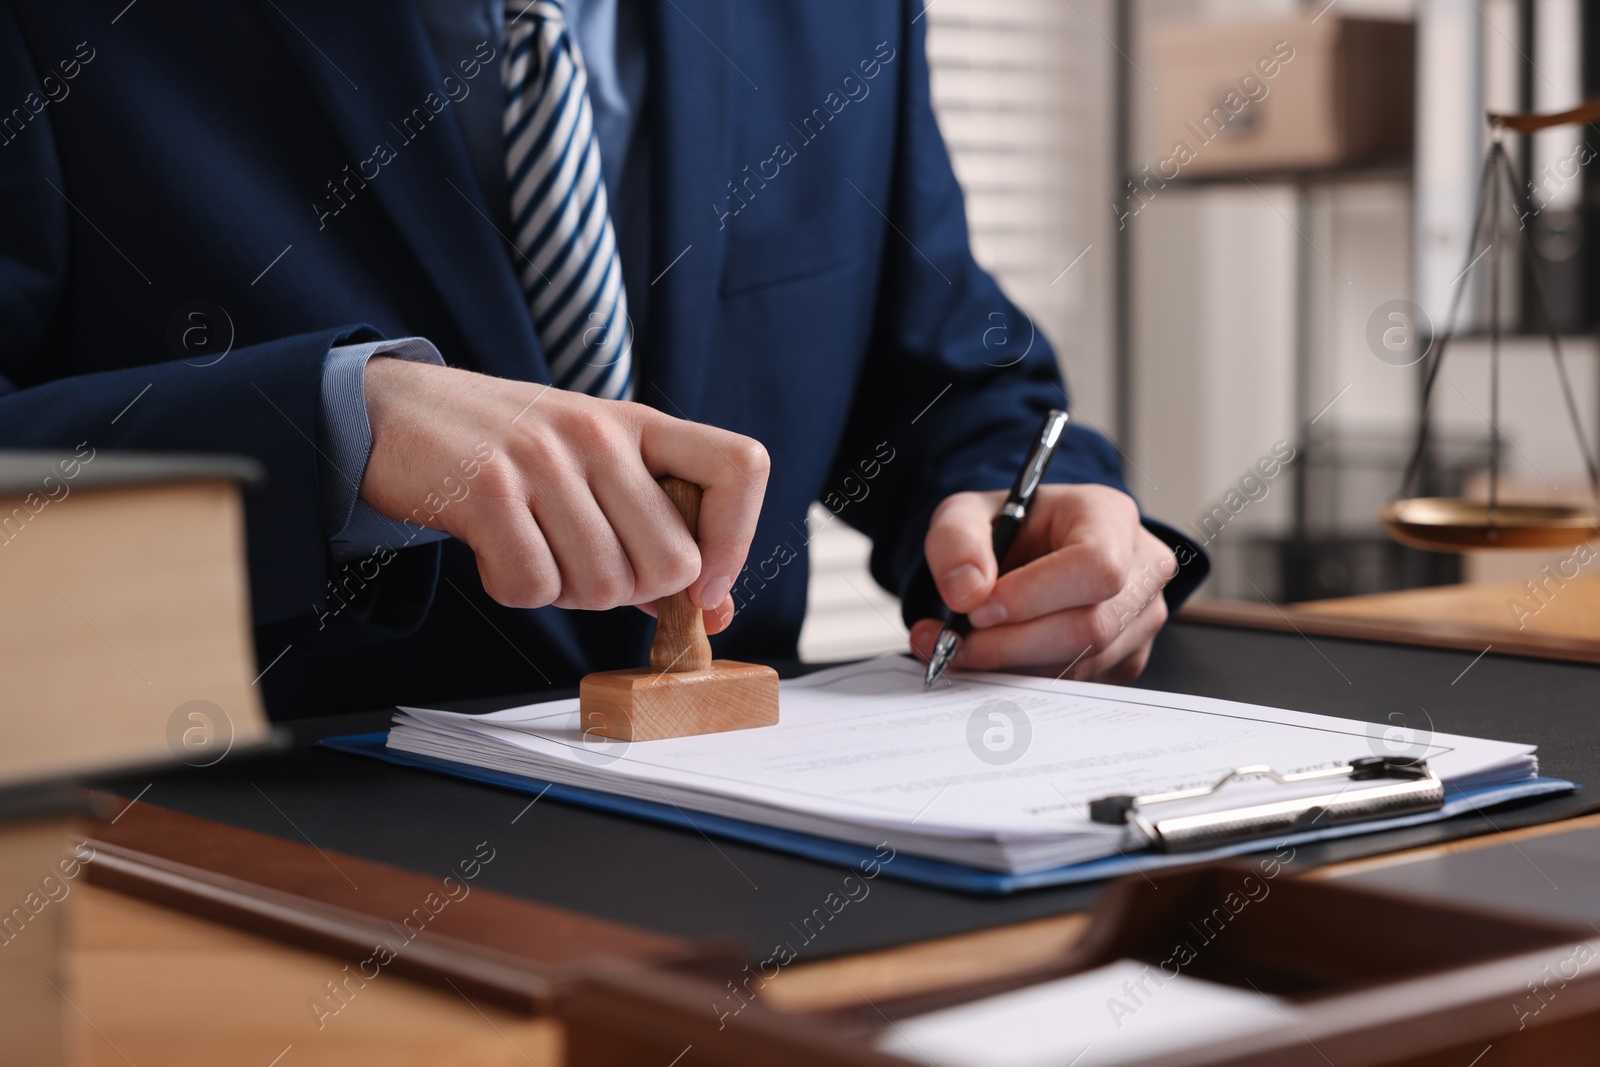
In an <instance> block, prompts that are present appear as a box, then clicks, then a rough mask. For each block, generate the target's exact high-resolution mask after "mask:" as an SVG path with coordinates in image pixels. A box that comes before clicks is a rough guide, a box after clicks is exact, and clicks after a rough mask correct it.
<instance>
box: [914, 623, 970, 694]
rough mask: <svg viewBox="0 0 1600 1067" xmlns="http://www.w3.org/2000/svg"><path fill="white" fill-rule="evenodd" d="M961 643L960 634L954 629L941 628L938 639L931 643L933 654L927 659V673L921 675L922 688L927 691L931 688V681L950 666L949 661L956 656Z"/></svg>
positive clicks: (936, 679)
mask: <svg viewBox="0 0 1600 1067" xmlns="http://www.w3.org/2000/svg"><path fill="white" fill-rule="evenodd" d="M960 645H961V635H960V634H958V633H956V632H955V631H954V630H943V631H941V632H940V634H939V640H937V641H935V642H934V643H933V656H932V658H930V659H929V660H928V673H927V674H925V675H923V677H922V690H923V692H927V691H928V690H929V689H932V688H933V683H934V682H937V681H938V680H939V677H940V676H941V675H942V674H944V669H945V668H946V667H948V666H950V661H951V660H953V659H955V657H956V649H957V648H958V647H960Z"/></svg>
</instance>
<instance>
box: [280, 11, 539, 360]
mask: <svg viewBox="0 0 1600 1067" xmlns="http://www.w3.org/2000/svg"><path fill="white" fill-rule="evenodd" d="M262 8H263V10H264V12H265V14H266V17H267V19H268V20H269V21H270V22H271V23H272V24H273V25H274V26H275V27H277V29H278V30H279V35H280V37H281V38H282V40H283V41H284V44H285V45H286V47H287V48H288V49H289V50H290V52H291V53H292V54H293V55H294V56H295V57H296V58H297V59H298V61H299V63H300V65H301V67H302V68H303V70H304V73H305V75H306V77H307V78H308V79H309V80H310V83H311V85H312V87H313V89H314V90H315V91H316V93H317V94H318V95H319V96H320V97H321V99H322V101H323V103H324V105H325V106H326V107H327V110H328V113H329V115H330V117H331V118H332V120H333V123H334V126H335V128H336V129H337V130H338V131H339V134H340V136H341V137H342V138H343V140H344V142H345V145H346V147H347V148H348V149H349V151H350V158H351V171H352V172H354V171H356V170H357V169H358V168H363V169H364V172H365V174H366V175H370V174H372V171H373V169H374V167H376V168H377V174H376V176H375V177H371V178H370V180H369V181H368V182H367V186H366V187H367V188H368V189H369V190H370V192H371V194H372V195H375V196H376V197H377V198H378V199H379V201H381V202H382V204H383V206H384V208H385V210H386V211H387V212H388V213H389V215H390V217H391V218H392V219H393V220H394V223H395V225H396V226H397V227H398V229H399V230H400V232H401V233H402V234H403V235H404V236H405V239H406V240H407V241H408V242H409V243H410V245H411V247H412V249H413V250H414V251H415V252H416V255H417V259H418V260H419V261H420V262H421V264H422V268H423V270H424V271H426V272H427V274H428V277H429V278H430V280H431V281H432V282H433V285H434V287H435V288H436V289H437V290H438V291H439V293H440V295H441V296H442V297H443V298H444V302H445V304H446V306H447V307H448V308H449V309H450V313H451V316H452V317H453V318H454V320H455V322H456V324H457V326H458V328H459V329H460V332H461V336H462V337H463V338H464V339H465V341H466V344H467V346H468V348H469V349H470V356H471V358H472V359H473V361H474V362H475V363H476V364H477V366H478V367H479V368H481V369H482V370H484V371H487V372H489V373H491V374H497V375H502V376H505V377H514V378H525V379H533V380H536V381H549V370H548V368H547V367H546V366H545V362H544V356H543V354H542V352H541V351H540V349H539V343H538V341H537V339H536V338H535V337H534V332H533V326H532V322H531V320H530V318H529V315H528V310H527V306H526V305H525V304H524V303H523V300H522V294H521V291H520V288H519V286H518V284H517V280H516V277H515V276H514V274H513V273H512V269H511V258H510V257H511V256H512V254H513V253H512V252H511V250H510V247H509V246H508V244H507V243H506V241H505V239H504V238H503V237H501V235H500V234H499V232H498V231H497V229H496V227H495V225H494V223H493V222H491V221H490V220H491V219H492V218H494V217H495V213H494V212H493V211H491V210H489V207H488V205H487V204H485V203H484V200H483V194H482V191H481V190H480V189H479V188H478V182H477V179H476V178H475V177H474V176H473V173H472V167H471V164H470V162H469V161H468V158H467V151H466V141H465V139H464V137H463V135H462V133H461V129H460V126H459V125H458V123H457V121H456V117H455V115H454V114H453V113H452V107H453V105H452V104H451V103H450V100H449V97H448V95H447V94H446V93H445V91H444V84H443V82H444V75H443V73H442V72H441V71H440V69H439V64H438V62H437V60H436V58H435V56H434V53H433V47H432V45H431V43H430V42H429V39H428V35H427V31H426V29H425V28H424V26H423V23H422V17H421V14H420V13H419V12H418V10H417V8H416V5H415V4H414V3H410V2H402V3H395V2H392V0H390V2H380V0H360V2H358V0H337V2H329V0H262ZM489 45H490V47H492V48H494V49H495V54H494V57H493V58H492V59H490V60H489V61H488V62H484V63H483V64H482V70H481V71H480V73H479V74H478V76H477V78H476V79H474V81H473V82H471V83H467V84H470V85H471V91H472V92H485V91H487V92H498V91H499V87H500V60H501V57H500V54H499V50H500V45H499V43H498V42H493V41H491V42H489ZM460 58H461V59H473V58H476V59H480V60H481V59H482V58H483V57H481V56H462V57H460ZM449 65H450V66H452V67H453V66H454V61H453V60H452V62H451V64H449ZM452 73H454V74H456V77H457V80H458V81H459V80H460V74H459V72H458V71H455V70H452ZM408 119H409V120H410V121H409V122H408ZM386 157H387V158H386ZM369 160H370V161H371V162H370V163H368V162H367V161H369ZM315 192H316V194H322V192H323V191H322V190H316V191H315ZM446 357H447V358H451V359H452V362H454V361H455V359H454V358H452V354H451V353H446Z"/></svg>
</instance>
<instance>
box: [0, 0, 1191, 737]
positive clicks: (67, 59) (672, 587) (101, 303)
mask: <svg viewBox="0 0 1600 1067" xmlns="http://www.w3.org/2000/svg"><path fill="white" fill-rule="evenodd" d="M920 9H921V0H907V2H904V3H889V2H886V0H884V2H875V3H869V4H862V3H856V2H851V0H807V2H805V3H798V2H795V3H766V4H746V3H735V2H733V0H564V2H563V0H512V2H510V3H507V2H506V0H405V2H378V0H361V2H353V0H352V2H345V3H326V2H321V3H313V2H311V0H216V2H213V3H209V4H204V5H183V6H182V8H181V9H179V8H175V7H173V6H172V5H161V4H152V3H137V0H136V2H135V3H132V4H129V3H127V0H0V446H4V447H75V446H77V445H78V444H79V443H80V442H87V443H88V444H90V445H92V446H93V447H95V448H96V449H100V448H126V449H143V450H174V449H182V450H198V451H210V452H230V453H243V454H247V455H250V456H254V457H256V458H257V459H258V460H260V461H261V463H262V464H263V465H264V466H265V468H266V470H267V474H268V477H267V478H266V480H265V481H264V483H263V484H261V485H259V486H256V487H253V488H252V489H250V490H249V492H248V494H247V498H246V504H247V531H248V549H249V560H250V573H251V591H252V602H253V611H254V616H255V619H254V621H255V625H256V635H257V645H258V654H259V656H260V660H261V662H262V663H263V664H270V666H269V669H268V671H267V673H266V675H265V676H264V678H263V681H262V685H263V687H264V688H265V690H266V693H267V698H268V704H269V708H270V709H271V710H272V711H273V712H274V714H277V715H280V716H288V715H301V714H310V713H316V712H323V711H330V710H342V709H350V708H355V707H373V706H381V705H384V704H388V703H392V702H395V701H411V702H419V701H429V700H438V699H444V698H448V697H461V696H467V695H472V694H490V693H499V692H510V691H527V690H530V689H537V688H541V687H545V686H552V685H571V684H573V683H574V682H575V681H576V679H577V678H578V677H580V676H581V675H582V674H583V673H585V672H587V671H590V670H595V669H602V668H610V667H616V666H624V665H632V664H635V663H638V662H643V659H644V650H645V648H646V645H647V641H648V634H649V625H650V624H649V620H648V619H647V618H646V617H645V614H644V612H642V611H638V610H635V607H645V608H646V609H648V606H649V605H650V604H651V603H652V602H653V601H654V600H655V599H656V598H657V597H659V596H661V595H663V594H665V593H668V592H672V591H676V590H678V589H682V588H685V587H687V588H688V589H689V590H690V594H691V597H692V598H693V599H694V600H695V602H696V603H697V604H699V605H701V606H702V608H703V609H704V610H705V611H706V614H707V622H708V628H709V629H711V630H713V631H721V633H720V634H719V636H718V637H717V638H716V639H715V643H716V645H717V646H718V648H717V651H718V653H719V654H720V655H725V656H731V657H737V658H742V659H781V658H786V657H791V656H792V655H793V654H794V649H795V641H796V638H797V636H798V633H799V629H800V623H801V619H802V616H803V614H804V608H805V590H806V572H807V564H806V556H805V545H806V542H807V541H808V540H809V538H810V536H811V535H812V534H813V532H814V530H813V527H811V526H808V524H807V519H806V515H807V507H808V505H809V504H810V503H811V502H812V501H814V500H821V501H823V502H824V504H825V505H826V507H827V508H828V510H829V511H830V512H831V513H833V514H834V515H836V516H837V517H838V518H839V519H841V520H843V521H845V522H847V523H849V524H851V525H852V526H854V527H856V528H858V529H860V530H862V531H864V532H866V533H867V534H869V535H870V536H871V537H872V539H873V541H874V550H873V556H872V570H873V574H874V576H875V577H876V578H877V580H878V581H879V582H881V583H882V584H883V585H884V586H885V587H887V588H888V589H890V590H891V591H893V592H895V593H896V594H898V595H899V596H900V597H901V598H902V601H903V603H904V605H905V614H906V619H907V622H908V623H911V624H913V631H912V643H913V646H914V648H915V649H916V650H918V651H919V652H921V653H923V654H926V653H927V651H928V649H929V647H930V646H931V644H932V639H933V636H934V634H935V633H936V631H937V624H936V623H935V622H934V621H933V616H934V615H935V614H937V612H938V611H939V610H940V606H941V604H940V602H941V600H942V601H943V603H944V604H947V605H949V606H950V607H951V608H953V609H956V610H964V611H968V612H970V613H971V617H972V621H973V623H974V625H975V627H976V629H975V631H974V633H973V636H972V637H971V638H970V639H969V640H968V641H967V642H966V644H965V646H964V648H963V650H962V654H961V657H960V658H959V659H958V660H957V666H968V667H975V668H984V667H1003V666H1016V665H1024V664H1042V663H1061V664H1065V663H1069V662H1071V663H1073V666H1072V668H1071V675H1072V676H1073V677H1084V678H1101V679H1109V680H1125V679H1129V678H1131V677H1133V676H1134V675H1136V674H1137V673H1138V672H1139V670H1141V669H1142V667H1143V665H1144V663H1145V660H1146V658H1147V657H1148V654H1149V649H1150V644H1151V641H1152V640H1153V638H1154V635H1155V633H1156V632H1157V630H1158V629H1159V628H1160V626H1161V624H1162V622H1163V621H1164V620H1165V618H1166V611H1167V604H1168V602H1169V601H1176V600H1177V599H1180V598H1181V596H1183V595H1184V594H1186V593H1187V591H1188V590H1189V589H1191V588H1192V587H1193V586H1194V584H1195V583H1197V582H1198V580H1199V579H1200V577H1202V576H1203V574H1204V570H1205V561H1204V557H1203V556H1201V555H1200V554H1199V553H1198V551H1197V550H1195V549H1194V548H1193V546H1192V545H1190V544H1188V543H1187V542H1185V541H1184V540H1183V539H1182V538H1181V537H1180V536H1178V535H1177V534H1175V533H1173V532H1172V531H1170V530H1168V529H1167V528H1165V527H1163V526H1161V525H1160V524H1158V523H1154V522H1150V521H1148V520H1141V517H1140V515H1139V512H1138V509H1137V507H1136V506H1135V504H1134V503H1133V501H1132V500H1131V499H1130V498H1129V497H1128V495H1127V494H1126V492H1125V487H1124V485H1123V481H1122V476H1121V473H1120V468H1119V464H1118V462H1117V456H1116V454H1115V451H1114V449H1112V447H1111V446H1110V445H1109V444H1108V443H1107V442H1106V441H1105V440H1104V439H1102V438H1100V437H1099V436H1097V435H1095V434H1093V433H1092V432H1089V431H1087V430H1084V429H1082V428H1078V427H1074V428H1072V429H1071V430H1069V431H1068V436H1067V439H1066V443H1065V445H1064V447H1063V449H1062V451H1061V452H1060V454H1059V455H1058V457H1057V459H1056V461H1055V464H1054V466H1053V468H1052V470H1051V475H1050V477H1051V481H1052V482H1053V483H1055V484H1052V485H1050V486H1047V487H1046V488H1045V489H1044V490H1042V491H1041V492H1040V494H1039V497H1038V502H1037V504H1036V511H1035V514H1034V515H1033V516H1032V518H1031V519H1030V523H1029V526H1028V527H1027V530H1026V532H1025V535H1024V537H1023V538H1022V540H1021V541H1020V543H1019V544H1018V546H1017V548H1016V549H1015V550H1014V552H1013V558H1012V559H1011V560H1010V561H1009V563H1010V565H1011V567H1012V568H1013V569H1012V570H1011V571H1010V572H1009V573H1008V574H1007V575H1006V576H1005V577H999V576H998V575H999V566H998V563H997V561H996V560H995V559H994V558H993V555H992V552H991V551H990V548H989V534H988V528H989V523H990V520H991V518H992V516H993V514H994V511H995V509H996V507H997V505H998V500H999V498H1000V495H1001V493H1000V491H1001V490H1003V488H1004V487H1005V486H1006V485H1008V484H1009V482H1010V481H1011V479H1012V478H1013V477H1014V475H1015V473H1016V470H1017V468H1018V466H1019V464H1020V462H1021V459H1022V457H1023V455H1025V453H1026V450H1027V448H1028V445H1029V443H1030V441H1031V438H1032V437H1033V435H1034V433H1035V431H1036V429H1037V427H1038V425H1039V422H1040V418H1041V416H1042V414H1043V413H1044V412H1045V411H1046V410H1047V409H1049V408H1051V407H1060V406H1064V405H1065V403H1066V401H1065V394H1064V393H1063V392H1062V385H1061V381H1060V377H1059V374H1058V371H1057V368H1056V365H1055V362H1054V358H1053V356H1052V354H1051V353H1050V351H1049V350H1048V347H1047V346H1045V345H1043V344H1039V345H1035V346H1034V348H1033V350H1032V351H1031V352H1029V353H1028V354H1026V355H1024V356H1023V357H1021V358H1020V359H1011V358H1000V357H999V356H997V354H996V353H995V352H992V351H990V350H989V348H987V347H986V346H985V344H984V336H985V331H986V330H988V329H989V328H990V327H991V326H992V325H993V322H994V320H993V319H992V317H991V316H992V315H993V314H995V313H999V314H1001V315H1004V316H1006V318H1007V320H1008V321H1017V322H1020V321H1021V319H1022V316H1021V314H1020V313H1019V312H1017V311H1016V309H1015V308H1014V307H1013V306H1012V305H1011V304H1010V303H1009V302H1008V301H1007V300H1006V298H1005V297H1004V296H1003V295H1002V294H1001V293H1000V291H999V290H998V288H997V287H996V286H995V284H994V282H993V281H992V280H991V279H990V278H989V277H988V276H987V275H986V274H985V273H984V272H983V271H982V270H981V269H979V267H978V266H977V265H976V264H975V263H974V261H973V259H972V256H971V253H970V251H969V249H968V245H967V233H966V220H965V216H964V213H963V207H962V199H961V193H960V189H959V187H958V186H957V183H956V181H955V178H954V175H953V173H952V171H951V169H950V163H949V160H948V157H947V155H946V152H945V149H944V145H943V143H942V141H941V139H940V136H939V132H938V128H937V126H936V123H935V121H934V116H933V112H932V110H931V108H930V105H929V98H928V70H927V63H926V58H925V55H924V48H923V33H924V30H925V27H926V25H927V23H926V20H924V19H922V18H921V17H920V15H921V11H920ZM664 474H674V475H678V476H680V477H684V478H687V479H689V480H691V481H694V482H696V483H698V484H700V485H702V486H704V487H705V503H704V509H703V513H702V520H701V536H700V540H699V543H698V545H697V544H696V543H695V542H694V541H692V540H691V539H690V538H689V536H688V534H687V532H686V531H685V530H684V529H683V527H682V525H681V524H680V523H678V522H677V521H676V519H675V517H674V515H673V513H672V511H671V510H670V505H669V504H668V502H667V501H666V499H665V496H664V495H663V494H662V493H661V492H660V490H659V489H658V488H657V487H656V485H655V484H654V480H653V479H654V478H655V477H658V476H660V475H664ZM1174 575H1176V578H1175V579H1174ZM1169 580H1171V584H1170V585H1167V583H1168V582H1169ZM1163 585H1167V589H1166V596H1165V598H1163V596H1162V595H1161V589H1162V587H1163Z"/></svg>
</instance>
